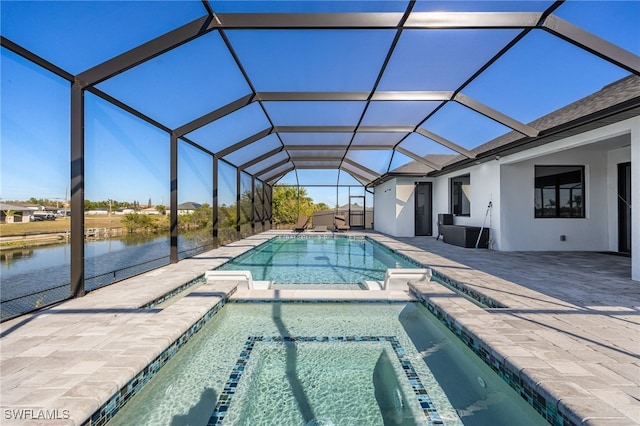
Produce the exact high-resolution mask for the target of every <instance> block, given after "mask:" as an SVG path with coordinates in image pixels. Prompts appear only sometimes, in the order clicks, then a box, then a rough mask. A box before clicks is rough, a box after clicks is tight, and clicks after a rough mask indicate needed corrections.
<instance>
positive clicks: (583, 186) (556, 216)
mask: <svg viewBox="0 0 640 426" xmlns="http://www.w3.org/2000/svg"><path fill="white" fill-rule="evenodd" d="M563 167H565V168H572V169H575V171H579V172H580V189H581V196H582V203H581V212H580V215H572V216H562V215H561V212H560V209H561V208H562V205H561V204H560V203H559V202H558V200H559V199H560V198H561V197H560V191H561V189H562V188H561V186H562V182H560V180H559V177H560V176H561V175H562V173H556V174H552V175H546V176H544V177H546V178H547V179H550V178H555V184H554V200H555V214H554V215H553V216H543V215H541V214H540V213H539V211H540V212H544V210H545V209H544V207H542V208H541V209H538V208H537V207H536V200H537V191H538V190H539V189H540V188H542V187H539V186H538V182H537V180H538V179H539V177H538V175H537V171H538V169H544V168H563ZM541 177H543V176H541ZM586 181H587V179H586V167H585V166H584V165H575V164H541V165H538V164H536V165H534V168H533V190H534V195H533V218H534V219H585V218H586V217H587V204H586ZM542 198H544V197H542Z"/></svg>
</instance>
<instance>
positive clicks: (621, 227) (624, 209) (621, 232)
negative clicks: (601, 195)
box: [618, 163, 631, 254]
mask: <svg viewBox="0 0 640 426" xmlns="http://www.w3.org/2000/svg"><path fill="white" fill-rule="evenodd" d="M618 251H619V252H621V253H629V254H631V163H621V164H618Z"/></svg>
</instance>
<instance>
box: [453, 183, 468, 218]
mask: <svg viewBox="0 0 640 426" xmlns="http://www.w3.org/2000/svg"><path fill="white" fill-rule="evenodd" d="M464 177H468V178H469V185H471V173H465V174H463V175H459V176H454V177H452V178H450V179H449V195H450V204H449V211H450V212H451V214H453V215H454V216H459V217H470V216H471V200H469V213H456V212H455V208H454V206H455V204H456V203H455V201H456V200H455V199H454V194H453V188H454V180H456V179H459V178H464ZM462 195H463V192H462V187H461V188H460V191H459V192H458V201H459V203H460V204H461V203H462Z"/></svg>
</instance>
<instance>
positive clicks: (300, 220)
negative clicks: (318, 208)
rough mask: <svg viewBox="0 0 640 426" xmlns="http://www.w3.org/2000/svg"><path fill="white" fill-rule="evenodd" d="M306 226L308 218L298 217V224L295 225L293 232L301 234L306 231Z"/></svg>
mask: <svg viewBox="0 0 640 426" xmlns="http://www.w3.org/2000/svg"><path fill="white" fill-rule="evenodd" d="M307 225H309V218H308V217H307V216H304V215H300V216H298V223H296V224H295V226H294V227H293V230H294V231H296V232H302V231H304V230H305V229H307Z"/></svg>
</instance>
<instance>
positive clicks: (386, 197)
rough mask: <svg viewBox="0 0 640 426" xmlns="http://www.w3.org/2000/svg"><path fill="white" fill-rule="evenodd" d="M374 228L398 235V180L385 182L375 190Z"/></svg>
mask: <svg viewBox="0 0 640 426" xmlns="http://www.w3.org/2000/svg"><path fill="white" fill-rule="evenodd" d="M374 194H375V196H374V197H373V215H374V217H373V227H374V229H375V230H376V231H380V232H383V233H385V234H388V235H392V236H397V235H396V226H397V222H398V220H397V218H396V180H395V179H392V180H390V181H387V182H384V183H383V184H381V185H378V186H376V187H375V188H374Z"/></svg>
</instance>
